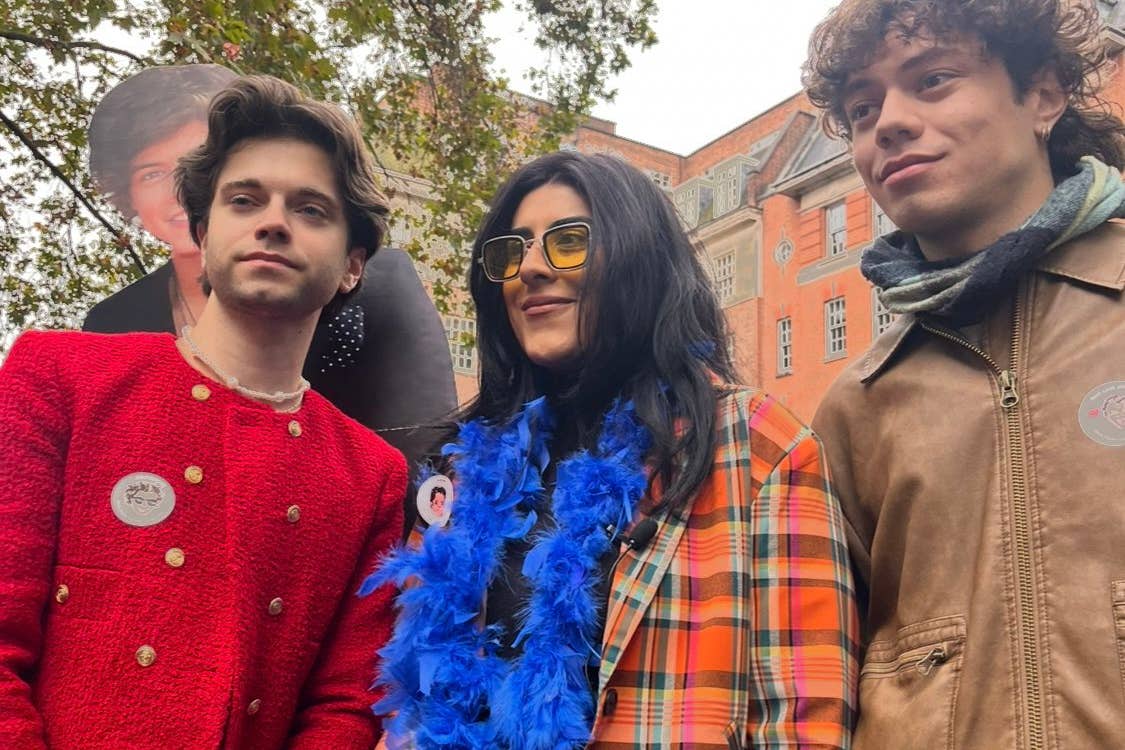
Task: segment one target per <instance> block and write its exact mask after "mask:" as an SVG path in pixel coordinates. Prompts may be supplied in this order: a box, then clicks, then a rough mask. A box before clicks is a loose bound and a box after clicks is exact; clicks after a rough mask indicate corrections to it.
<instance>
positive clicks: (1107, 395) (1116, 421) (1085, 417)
mask: <svg viewBox="0 0 1125 750" xmlns="http://www.w3.org/2000/svg"><path fill="white" fill-rule="evenodd" d="M1078 424H1079V425H1081V427H1082V431H1083V432H1085V433H1086V437H1088V438H1090V439H1091V440H1093V441H1094V442H1096V443H1101V444H1102V445H1105V446H1107V447H1110V448H1120V447H1122V446H1125V380H1115V381H1112V382H1109V383H1102V384H1101V385H1099V386H1098V387H1097V388H1094V389H1093V390H1091V391H1090V392H1089V393H1087V394H1086V397H1085V398H1083V399H1082V403H1081V404H1079V406H1078Z"/></svg>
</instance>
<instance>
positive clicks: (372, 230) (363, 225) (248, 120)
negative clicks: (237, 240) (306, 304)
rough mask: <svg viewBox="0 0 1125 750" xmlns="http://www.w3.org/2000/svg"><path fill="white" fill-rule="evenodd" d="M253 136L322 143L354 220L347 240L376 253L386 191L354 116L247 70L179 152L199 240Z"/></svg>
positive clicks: (180, 181)
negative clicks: (236, 155) (232, 163)
mask: <svg viewBox="0 0 1125 750" xmlns="http://www.w3.org/2000/svg"><path fill="white" fill-rule="evenodd" d="M248 138H295V139H296V140H299V141H304V142H306V143H311V144H313V145H315V146H319V147H321V148H322V149H324V151H325V153H327V154H328V156H329V158H330V159H331V161H332V170H333V172H335V174H336V176H337V179H338V181H339V182H338V185H339V189H340V194H341V199H342V201H343V204H344V215H345V217H346V219H347V222H348V247H362V248H364V250H366V251H367V252H366V255H367V257H368V258H370V257H371V256H372V255H373V254H374V253H375V251H376V250H378V249H379V246H380V245H382V243H383V238H384V237H385V236H386V233H387V214H388V213H389V211H390V206H389V204H388V202H387V198H386V197H385V196H384V195H383V193H382V191H380V190H379V187H378V185H377V184H376V182H375V169H374V164H373V160H372V158H371V155H370V154H369V153H368V151H367V147H366V145H365V144H364V141H363V136H362V135H360V131H359V127H358V126H357V125H356V123H355V121H354V120H352V119H351V118H350V117H348V116H347V115H345V114H344V112H343V111H342V110H341V109H340V108H339V107H336V106H334V105H332V104H327V103H325V102H321V101H317V100H315V99H312V98H310V97H308V96H306V95H305V94H304V93H302V92H301V90H300V89H298V88H297V87H296V86H293V85H292V84H290V83H286V82H285V81H282V80H281V79H279V78H274V77H273V76H244V77H241V78H238V79H236V80H235V81H234V82H233V83H232V84H230V85H229V86H227V87H226V88H225V89H223V90H222V91H220V92H219V93H218V94H216V95H215V98H214V99H212V100H211V107H210V110H209V111H208V116H207V140H206V141H204V142H203V145H201V146H200V147H199V148H197V149H195V150H194V151H192V152H190V153H188V154H187V155H185V156H184V157H183V158H181V159H180V163H179V166H178V167H177V168H176V189H177V191H178V193H179V197H180V203H181V204H182V205H183V207H184V211H185V212H186V213H187V217H188V226H189V228H190V229H191V237H192V240H194V241H195V243H196V244H199V230H200V227H201V226H203V225H205V224H206V222H207V218H208V215H209V212H210V210H211V201H212V200H213V199H214V196H215V186H216V182H217V181H218V179H219V172H221V171H222V169H223V165H224V164H225V163H226V160H227V156H228V155H229V154H230V152H231V151H232V150H233V149H234V148H235V147H236V146H237V145H238V144H239V143H240V142H241V141H244V140H246V139H248Z"/></svg>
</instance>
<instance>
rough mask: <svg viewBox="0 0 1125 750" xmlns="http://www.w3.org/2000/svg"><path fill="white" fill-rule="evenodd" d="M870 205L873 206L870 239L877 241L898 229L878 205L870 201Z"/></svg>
mask: <svg viewBox="0 0 1125 750" xmlns="http://www.w3.org/2000/svg"><path fill="white" fill-rule="evenodd" d="M871 205H872V206H874V209H873V211H872V219H871V228H872V234H873V235H874V236H873V237H872V239H877V238H879V237H882V236H883V235H884V234H890V233H891V232H893V231H895V230H896V229H898V227H897V226H895V223H894V222H893V221H891V219H890V217H889V216H887V213H886V212H885V211H884V210H883V209H882V208H881V207H880V206H879V204H878V203H876V202H875V201H871Z"/></svg>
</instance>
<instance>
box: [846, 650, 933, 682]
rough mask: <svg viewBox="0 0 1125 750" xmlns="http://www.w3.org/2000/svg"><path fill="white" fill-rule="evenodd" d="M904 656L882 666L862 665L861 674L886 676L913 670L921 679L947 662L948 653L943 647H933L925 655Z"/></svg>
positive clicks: (870, 663) (917, 653) (918, 653)
mask: <svg viewBox="0 0 1125 750" xmlns="http://www.w3.org/2000/svg"><path fill="white" fill-rule="evenodd" d="M905 656H906V655H905V654H904V655H903V657H900V658H899V660H896V661H891V662H886V663H882V664H879V663H872V662H868V663H867V664H864V665H863V674H865V675H888V674H896V673H898V672H902V671H903V670H906V669H914V670H916V671H917V672H918V673H919V674H921V675H922V676H923V677H928V676H929V675H930V673H931V672H933V671H934V669H936V668H937V667H939V666H941V665H942V664H945V662H947V661H949V651H947V650H946V648H945V646H933V647H931V648H929V649H927V650H926V651H925V653H922V652H921V651H918V652H915V653H913V654H911V655H910V657H909V658H904V657H905Z"/></svg>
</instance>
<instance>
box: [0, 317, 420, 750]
mask: <svg viewBox="0 0 1125 750" xmlns="http://www.w3.org/2000/svg"><path fill="white" fill-rule="evenodd" d="M405 481H406V472H405V465H404V461H403V459H402V457H401V455H400V454H399V453H398V452H397V451H395V450H394V449H392V448H390V447H389V446H387V445H386V444H385V443H384V442H383V441H382V440H381V439H380V438H378V437H376V436H375V435H374V434H373V433H371V432H370V431H368V430H367V429H366V428H364V427H362V426H360V425H359V424H357V423H355V422H353V421H352V420H350V419H348V418H346V417H344V416H343V415H342V414H340V413H339V412H338V411H337V410H336V409H335V407H333V406H331V405H330V404H329V403H328V402H327V401H325V400H324V399H323V398H321V397H319V396H318V395H317V394H315V393H311V392H310V393H308V394H307V395H306V398H305V402H304V405H303V406H302V407H301V409H300V410H299V411H298V412H296V413H293V414H279V413H276V412H274V411H272V410H271V409H269V408H267V407H265V406H263V405H261V404H258V403H255V402H252V401H250V400H247V399H245V398H242V397H241V396H239V395H238V394H236V393H234V392H232V391H230V390H227V389H226V388H224V387H222V386H220V385H218V384H216V383H214V382H212V381H208V380H206V379H205V378H203V377H202V376H200V375H199V374H198V373H197V372H195V370H193V369H192V368H191V367H189V366H188V364H187V363H186V362H184V361H183V359H182V358H181V357H180V356H179V353H178V352H177V350H176V348H175V345H174V340H173V338H172V337H171V336H169V335H166V334H128V335H121V336H103V335H97V334H81V333H29V334H26V335H24V336H23V337H21V338H20V339H19V340H18V341H17V342H16V344H15V346H14V347H13V348H12V351H11V354H10V355H9V357H8V360H7V361H6V362H5V363H4V366H3V368H2V369H0V747H3V748H12V749H17V748H19V749H22V748H29V749H35V750H39V749H42V748H46V747H50V748H53V749H55V750H63V749H69V748H106V749H107V750H108V749H109V748H112V749H113V750H122V749H124V748H130V749H131V750H142V749H143V748H161V749H162V750H163V749H165V748H191V749H192V750H202V749H203V748H278V747H283V746H284V747H293V748H318V749H319V748H333V750H337V749H350V748H369V747H371V746H372V745H373V744H374V741H375V739H376V735H377V733H378V725H377V724H376V722H375V721H374V720H373V718H372V717H371V715H370V710H369V705H370V704H371V703H372V701H373V700H374V699H375V698H376V696H375V695H373V694H371V693H370V692H368V690H367V688H368V686H369V685H370V683H371V680H372V677H373V670H374V649H375V648H377V647H378V646H380V645H381V644H382V643H383V641H384V640H385V639H386V638H387V635H388V633H389V628H390V623H391V619H390V618H391V615H390V611H389V596H388V595H389V593H390V592H380V593H378V594H376V595H373V596H370V597H367V598H363V599H361V598H358V597H356V596H355V591H356V588H357V586H358V583H359V581H360V580H361V579H362V578H363V577H364V576H365V575H366V573H367V572H369V569H370V568H371V567H372V564H373V561H374V559H375V557H376V556H377V555H378V554H379V553H380V552H381V551H382V550H384V549H385V548H387V547H389V546H391V545H392V544H393V543H394V542H395V541H396V539H397V537H398V535H399V534H400V532H401V528H402V522H401V513H402V502H401V501H402V497H403V493H404V492H405Z"/></svg>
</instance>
